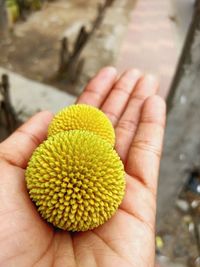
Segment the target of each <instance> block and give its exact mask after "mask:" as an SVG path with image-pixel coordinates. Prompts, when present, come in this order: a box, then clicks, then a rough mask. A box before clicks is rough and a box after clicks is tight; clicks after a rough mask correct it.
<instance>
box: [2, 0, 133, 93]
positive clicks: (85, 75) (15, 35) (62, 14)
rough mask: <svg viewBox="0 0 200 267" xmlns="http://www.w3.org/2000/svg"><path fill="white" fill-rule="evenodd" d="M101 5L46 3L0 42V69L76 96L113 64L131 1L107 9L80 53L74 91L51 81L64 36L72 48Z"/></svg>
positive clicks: (124, 28) (61, 0)
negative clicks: (94, 77)
mask: <svg viewBox="0 0 200 267" xmlns="http://www.w3.org/2000/svg"><path fill="white" fill-rule="evenodd" d="M101 2H102V1H98V0H95V1H94V0H93V1H92V0H89V1H87V5H86V4H85V1H84V0H76V1H74V0H73V1H72V0H71V1H65V0H58V1H55V2H50V3H48V4H46V5H45V6H44V8H43V9H42V10H40V11H38V12H35V13H34V14H32V15H31V16H30V17H28V19H27V21H26V22H19V23H17V24H16V25H14V27H13V32H12V34H11V35H10V37H9V38H8V39H7V40H3V41H1V42H0V51H1V55H0V66H2V67H5V68H7V69H9V70H12V71H14V72H17V73H19V74H22V75H24V76H25V77H28V78H30V79H33V80H37V81H40V82H45V83H49V84H53V85H54V86H56V87H58V88H61V89H63V90H66V91H70V92H71V93H73V94H78V93H79V92H80V90H81V88H82V86H83V85H84V84H85V83H86V82H87V80H88V79H89V78H90V77H91V76H92V75H94V73H96V72H97V71H98V70H99V69H100V68H101V67H102V66H105V65H107V64H112V63H113V62H114V61H115V59H116V53H117V51H118V49H119V48H120V44H121V40H122V35H123V34H124V31H125V30H126V27H127V24H128V19H129V13H130V11H131V10H132V8H131V7H132V6H133V3H134V2H135V1H131V0H124V1H123V3H122V1H119V0H116V1H114V4H113V6H112V8H108V10H107V11H106V13H105V16H104V19H103V22H102V25H101V26H100V28H99V29H97V31H96V32H95V33H94V36H93V37H92V38H91V39H90V41H89V43H88V44H87V45H86V47H85V48H84V50H83V53H82V55H81V56H82V57H83V58H85V63H84V67H83V71H82V75H81V77H80V79H79V82H78V85H76V88H75V89H74V88H71V87H70V85H69V84H68V85H66V83H63V82H60V81H56V80H55V79H54V77H55V75H56V73H57V69H58V64H59V50H60V46H61V39H62V37H63V36H67V37H68V38H69V40H70V45H72V43H73V42H74V40H75V38H76V36H77V33H78V31H79V30H80V28H81V26H82V25H85V26H86V28H90V26H91V22H92V21H93V20H94V19H95V17H96V15H97V6H98V4H99V3H101ZM110 32H112V33H113V34H112V35H111V34H110ZM94 48H95V49H94ZM99 55H101V57H99Z"/></svg>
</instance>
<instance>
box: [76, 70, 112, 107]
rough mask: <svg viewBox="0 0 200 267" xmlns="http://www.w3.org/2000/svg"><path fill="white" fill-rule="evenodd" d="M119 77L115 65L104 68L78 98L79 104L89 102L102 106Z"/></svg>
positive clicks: (92, 104) (89, 103)
mask: <svg viewBox="0 0 200 267" xmlns="http://www.w3.org/2000/svg"><path fill="white" fill-rule="evenodd" d="M116 77H117V71H116V69H115V68H113V67H106V68H103V69H102V70H101V71H100V72H99V73H98V74H97V75H96V76H95V77H94V78H93V79H92V80H91V81H90V82H89V83H88V85H87V86H86V88H85V90H84V91H83V93H82V94H81V95H80V97H79V98H78V100H77V102H76V103H77V104H88V105H91V106H95V107H100V105H101V104H102V103H103V102H104V100H105V98H106V96H107V95H108V93H109V91H110V90H111V88H112V86H113V84H114V82H115V80H116Z"/></svg>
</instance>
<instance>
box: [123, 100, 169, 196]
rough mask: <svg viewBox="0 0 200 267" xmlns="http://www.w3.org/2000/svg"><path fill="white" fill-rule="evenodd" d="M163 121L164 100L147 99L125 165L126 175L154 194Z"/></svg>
mask: <svg viewBox="0 0 200 267" xmlns="http://www.w3.org/2000/svg"><path fill="white" fill-rule="evenodd" d="M165 119H166V106H165V102H164V100H163V99H162V98H161V97H159V96H152V97H150V98H148V99H147V100H146V101H145V103H144V107H143V110H142V113H141V118H140V122H139V126H138V129H137V132H136V135H135V137H134V139H133V142H132V145H131V148H130V151H129V154H128V159H127V163H126V170H127V173H128V174H129V175H131V176H134V177H135V178H137V179H139V180H140V181H141V182H142V183H143V184H144V185H145V186H147V187H148V188H149V189H151V190H152V192H154V193H155V192H156V189H157V177H158V171H159V165H160V158H161V151H162V144H163V135H164V128H165Z"/></svg>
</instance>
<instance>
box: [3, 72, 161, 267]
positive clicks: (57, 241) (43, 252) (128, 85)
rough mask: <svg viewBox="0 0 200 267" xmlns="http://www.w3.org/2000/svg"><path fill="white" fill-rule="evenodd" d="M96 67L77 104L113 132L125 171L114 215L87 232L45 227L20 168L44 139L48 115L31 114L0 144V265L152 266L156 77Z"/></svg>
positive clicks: (158, 126)
mask: <svg viewBox="0 0 200 267" xmlns="http://www.w3.org/2000/svg"><path fill="white" fill-rule="evenodd" d="M116 75H117V74H116V70H115V69H114V68H111V67H107V68H104V69H102V70H101V71H100V72H99V73H98V74H97V76H96V77H94V78H93V79H92V80H91V81H90V83H89V84H88V85H87V87H86V89H85V91H84V92H83V93H82V95H81V96H80V97H79V99H78V101H77V103H86V104H89V105H93V106H96V107H98V108H100V109H101V110H103V111H104V112H105V113H106V114H107V116H108V117H109V119H110V120H111V121H112V123H113V125H114V127H115V131H116V149H117V151H118V153H119V155H120V156H121V159H122V160H123V162H124V165H125V169H126V173H127V174H126V194H125V197H124V200H123V202H122V204H121V206H120V208H119V209H118V211H117V212H116V214H115V215H114V216H113V217H112V218H111V219H110V220H109V221H108V222H107V223H105V224H104V225H103V226H100V227H98V228H96V229H94V230H93V231H87V232H83V233H75V234H71V233H68V232H66V231H58V230H55V229H54V228H53V227H51V226H49V225H48V224H47V223H46V222H45V221H44V220H43V219H42V218H41V217H40V215H39V214H38V212H37V211H36V208H35V207H34V205H33V203H32V202H31V200H30V198H29V195H28V193H27V189H26V186H25V181H24V170H25V168H26V165H27V162H28V160H29V159H30V157H31V154H32V152H33V150H34V149H35V148H36V147H37V146H38V145H39V144H40V143H41V142H42V141H43V140H44V139H45V138H46V134H47V127H48V124H49V122H50V121H51V119H52V114H50V113H49V112H46V111H45V112H41V113H39V114H37V115H35V116H34V117H33V118H31V119H30V120H29V121H28V122H26V123H25V124H24V125H23V126H21V127H20V128H19V129H18V130H17V131H16V132H15V133H13V134H12V135H11V136H10V137H9V138H8V139H7V140H5V141H4V142H3V143H1V144H0V171H1V175H0V226H1V227H0V266H2V267H15V266H16V267H18V266H20V267H30V266H34V267H40V266H41V267H48V266H54V267H77V266H80V267H94V266H95V267H96V266H100V267H112V266H114V267H118V266H119V267H131V266H132V267H147V266H148V267H153V266H154V264H155V263H154V257H155V246H154V243H155V213H156V187H157V177H158V169H159V163H160V156H161V149H162V142H163V133H164V127H165V104H164V101H163V100H162V99H161V98H160V97H159V96H156V95H155V94H156V92H157V89H158V82H157V81H156V80H155V79H154V78H153V77H152V76H142V75H141V73H140V72H139V71H137V70H129V71H127V72H126V73H124V74H123V75H122V76H121V77H120V78H119V79H118V78H117V76H116Z"/></svg>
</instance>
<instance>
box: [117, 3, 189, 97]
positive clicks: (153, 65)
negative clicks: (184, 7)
mask: <svg viewBox="0 0 200 267" xmlns="http://www.w3.org/2000/svg"><path fill="white" fill-rule="evenodd" d="M172 2H178V1H177V0H172ZM179 5H180V4H179ZM172 6H175V8H177V7H178V6H177V3H173V5H171V2H170V1H169V0H168V1H163V0H151V1H149V0H138V1H137V4H136V7H135V9H134V10H133V12H132V15H131V21H130V25H129V28H128V31H127V34H126V36H125V40H124V42H123V45H122V49H121V54H120V56H119V60H118V62H117V66H118V69H119V70H121V71H123V70H124V69H127V68H129V67H137V68H140V69H142V70H143V71H145V72H151V73H153V74H156V75H157V76H158V77H159V78H160V82H161V89H160V94H161V95H162V96H163V97H166V96H167V93H168V91H169V87H170V84H171V81H172V78H173V74H174V71H175V68H176V65H177V61H178V58H179V54H180V50H181V49H180V47H181V46H182V44H181V45H180V42H181V41H182V40H183V39H184V38H182V40H181V38H179V36H178V32H177V21H176V20H177V19H179V17H178V16H176V17H173V15H174V14H175V12H173V11H172Z"/></svg>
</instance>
